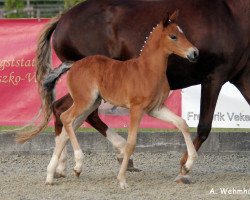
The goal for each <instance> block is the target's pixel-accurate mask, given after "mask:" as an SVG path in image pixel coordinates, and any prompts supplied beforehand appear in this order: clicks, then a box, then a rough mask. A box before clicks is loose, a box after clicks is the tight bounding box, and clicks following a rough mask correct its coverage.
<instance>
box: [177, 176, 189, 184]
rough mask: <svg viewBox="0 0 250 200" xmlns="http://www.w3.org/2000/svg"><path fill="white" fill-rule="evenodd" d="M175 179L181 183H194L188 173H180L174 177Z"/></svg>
mask: <svg viewBox="0 0 250 200" xmlns="http://www.w3.org/2000/svg"><path fill="white" fill-rule="evenodd" d="M174 181H175V182H176V183H181V184H191V183H192V181H191V178H190V176H188V175H179V176H177V177H176V178H175V179H174Z"/></svg>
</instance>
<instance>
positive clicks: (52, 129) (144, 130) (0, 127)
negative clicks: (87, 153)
mask: <svg viewBox="0 0 250 200" xmlns="http://www.w3.org/2000/svg"><path fill="white" fill-rule="evenodd" d="M15 128H20V127H17V126H0V133H1V131H4V130H8V131H11V130H13V129H15ZM115 130H116V131H117V132H127V128H116V129H115ZM189 131H190V132H196V131H197V129H196V128H189ZM44 132H54V128H53V127H47V128H46V129H45V131H44ZM78 132H97V131H96V130H95V129H94V128H79V129H78ZM139 132H179V130H177V129H155V128H140V129H139ZM211 132H235V133H237V132H250V129H245V128H213V129H212V131H211Z"/></svg>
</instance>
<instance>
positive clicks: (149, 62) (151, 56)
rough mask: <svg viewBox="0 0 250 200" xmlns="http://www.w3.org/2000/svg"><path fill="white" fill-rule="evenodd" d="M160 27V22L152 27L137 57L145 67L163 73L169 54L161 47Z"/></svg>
mask: <svg viewBox="0 0 250 200" xmlns="http://www.w3.org/2000/svg"><path fill="white" fill-rule="evenodd" d="M162 29H163V25H162V24H159V25H157V26H156V27H155V28H154V29H153V31H152V32H151V34H150V36H149V37H148V40H147V41H146V43H145V45H144V47H143V49H142V52H141V55H140V56H139V57H138V59H139V60H140V61H142V62H143V63H144V64H145V67H146V68H150V69H151V70H152V71H157V72H158V71H159V72H160V73H163V74H165V73H164V72H166V70H167V59H168V56H169V54H166V52H164V49H163V48H162V44H161V37H162V36H161V34H162Z"/></svg>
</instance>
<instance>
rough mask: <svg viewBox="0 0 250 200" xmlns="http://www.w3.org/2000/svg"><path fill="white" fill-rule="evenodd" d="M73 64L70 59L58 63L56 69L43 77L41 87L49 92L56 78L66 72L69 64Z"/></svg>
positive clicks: (52, 88) (53, 86)
mask: <svg viewBox="0 0 250 200" xmlns="http://www.w3.org/2000/svg"><path fill="white" fill-rule="evenodd" d="M72 65H73V62H72V61H66V62H64V63H62V64H61V65H59V67H57V68H56V69H54V70H53V71H51V72H50V73H49V74H48V76H47V77H46V78H45V80H44V82H43V87H44V89H45V91H47V92H50V91H53V90H54V88H55V85H56V82H57V80H58V79H59V78H60V77H61V76H62V75H63V74H64V73H65V72H67V71H68V70H69V69H70V68H71V66H72Z"/></svg>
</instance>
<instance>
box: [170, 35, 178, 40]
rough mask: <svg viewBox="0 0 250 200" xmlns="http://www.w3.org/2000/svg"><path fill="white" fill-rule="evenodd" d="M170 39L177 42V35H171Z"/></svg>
mask: <svg viewBox="0 0 250 200" xmlns="http://www.w3.org/2000/svg"><path fill="white" fill-rule="evenodd" d="M169 37H170V38H171V39H172V40H177V37H176V36H175V35H169Z"/></svg>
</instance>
